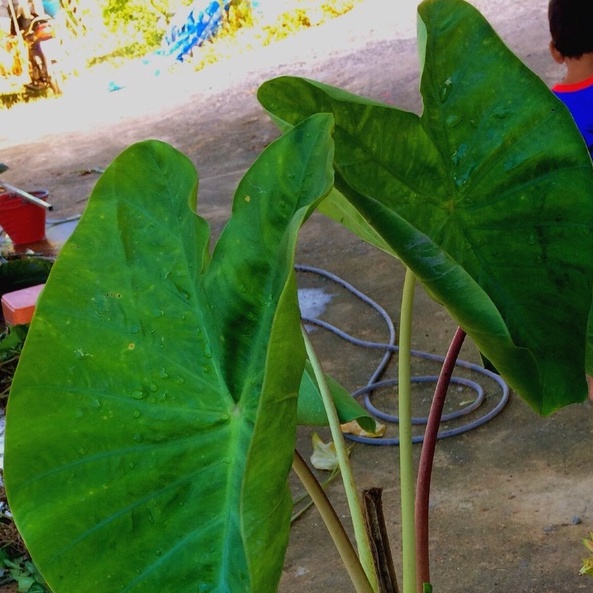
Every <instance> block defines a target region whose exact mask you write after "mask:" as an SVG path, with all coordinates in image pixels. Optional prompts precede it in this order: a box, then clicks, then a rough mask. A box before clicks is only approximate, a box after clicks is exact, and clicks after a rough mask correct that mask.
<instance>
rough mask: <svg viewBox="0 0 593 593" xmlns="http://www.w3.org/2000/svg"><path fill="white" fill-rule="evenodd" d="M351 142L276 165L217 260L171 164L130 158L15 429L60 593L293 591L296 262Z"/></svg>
mask: <svg viewBox="0 0 593 593" xmlns="http://www.w3.org/2000/svg"><path fill="white" fill-rule="evenodd" d="M331 130H332V118H331V116H327V115H320V116H315V117H313V118H311V119H310V120H309V121H307V122H305V123H304V124H303V125H302V126H298V127H297V128H295V130H294V131H293V132H291V133H290V134H289V135H287V136H285V137H283V138H281V139H279V140H278V141H277V142H275V143H274V144H272V145H271V146H270V147H269V148H268V149H267V150H266V151H265V152H264V153H263V154H262V155H261V157H260V158H259V159H258V160H257V161H256V163H255V164H254V165H253V167H252V168H251V169H250V170H249V171H248V173H247V174H246V175H245V177H244V179H243V180H242V182H241V184H240V185H239V187H238V189H237V193H236V197H235V201H234V207H233V213H232V217H231V219H230V221H229V223H228V224H227V226H226V228H225V230H224V232H223V233H222V235H221V237H220V239H219V240H218V242H217V245H216V247H215V249H214V251H213V254H212V256H210V252H209V249H208V243H209V230H208V225H207V223H206V221H204V220H203V219H202V218H200V217H199V216H197V215H196V214H194V212H193V210H195V206H196V191H197V175H196V172H195V169H194V167H193V165H192V164H191V162H190V161H189V160H188V159H187V158H186V157H184V156H183V155H181V154H180V153H179V152H177V151H176V150H174V149H173V148H171V147H170V146H168V145H165V144H162V143H159V142H157V141H149V142H146V143H141V144H138V145H135V146H133V147H131V148H129V149H128V150H127V151H126V152H124V153H123V154H122V155H121V156H120V157H118V158H117V159H116V160H115V162H114V163H113V164H112V165H111V166H110V167H109V169H108V170H107V171H106V172H105V173H104V175H103V176H102V178H101V179H100V181H99V183H98V184H97V187H96V189H95V191H94V192H93V195H92V197H91V199H90V201H89V204H88V207H87V209H86V211H85V213H84V216H83V218H82V220H81V222H80V224H79V226H78V227H77V229H76V231H75V233H74V234H73V236H72V238H71V239H70V240H69V241H68V243H67V244H66V246H65V247H64V248H63V251H62V252H61V254H60V256H59V258H58V261H57V262H56V264H55V265H54V268H53V270H52V274H51V276H50V279H49V281H48V283H47V285H46V287H45V290H44V293H43V295H42V298H41V299H40V301H39V303H38V308H37V312H36V316H35V319H34V321H33V323H32V325H31V328H30V332H29V337H28V340H27V343H26V345H25V348H24V352H23V355H22V359H21V362H20V365H19V368H18V371H17V373H16V376H15V378H14V384H13V390H12V393H11V396H10V403H9V409H8V421H7V435H6V463H5V478H6V487H7V492H8V495H9V499H10V505H11V508H12V509H13V512H14V515H15V518H16V522H17V525H18V527H19V530H20V531H21V533H22V534H23V536H24V539H25V541H26V544H27V546H28V548H29V550H30V552H31V554H32V556H33V558H34V560H35V562H36V563H37V564H38V566H39V568H40V569H41V571H42V573H43V575H44V577H45V578H46V579H47V581H48V583H49V585H50V586H51V587H52V589H53V590H54V591H56V592H57V593H59V592H61V591H64V592H71V591H74V590H76V591H81V592H82V591H89V592H90V591H92V592H96V591H99V590H100V591H128V592H133V591H142V592H143V593H147V592H149V591H154V592H158V593H163V592H166V591H175V592H176V593H181V592H183V591H209V592H210V591H221V592H223V591H225V592H226V591H233V592H239V591H257V592H258V593H260V592H264V591H270V592H271V591H274V590H275V589H276V585H277V581H278V579H279V575H280V571H281V568H282V564H283V558H284V551H285V547H286V544H287V538H288V530H289V521H290V512H291V500H290V495H289V491H288V488H287V474H288V472H289V470H290V466H291V463H292V459H293V448H294V436H295V425H296V420H297V417H296V414H297V391H298V389H299V384H300V382H301V377H302V374H303V369H304V364H305V353H304V348H303V343H302V338H301V333H300V331H301V330H300V316H299V310H298V303H297V296H296V295H297V292H296V284H295V275H294V271H293V265H294V249H295V242H296V237H297V233H298V230H299V228H300V226H301V224H302V223H303V221H304V220H305V219H306V218H307V217H308V215H309V214H310V213H311V211H312V210H313V209H314V207H315V206H316V205H317V203H318V202H319V200H321V199H322V198H323V197H325V196H326V195H327V193H328V192H329V191H330V189H331V187H332V181H333V175H332V173H333V172H332V167H331V162H332V155H333V148H332V144H333V143H332V139H331ZM309 391H310V390H309ZM354 415H356V413H355V414H354Z"/></svg>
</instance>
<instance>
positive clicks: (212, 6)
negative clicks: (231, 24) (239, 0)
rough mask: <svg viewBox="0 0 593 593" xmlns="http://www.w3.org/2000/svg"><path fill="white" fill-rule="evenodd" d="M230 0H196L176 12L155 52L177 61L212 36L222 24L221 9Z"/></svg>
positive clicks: (223, 8) (227, 7)
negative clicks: (159, 46)
mask: <svg viewBox="0 0 593 593" xmlns="http://www.w3.org/2000/svg"><path fill="white" fill-rule="evenodd" d="M229 6H230V0H197V1H196V2H193V3H192V4H191V5H190V6H188V8H187V9H185V10H182V11H180V12H178V13H177V14H176V15H175V17H174V18H173V20H172V21H171V23H170V25H169V30H168V31H167V33H166V34H165V37H164V38H163V41H162V43H161V48H160V49H159V50H158V51H157V52H156V53H157V54H158V55H161V56H171V57H174V58H175V59H176V60H178V61H183V58H184V57H185V56H187V54H189V52H190V51H191V50H192V49H193V48H194V47H198V46H200V45H202V44H203V43H204V42H206V41H208V39H210V38H211V37H213V36H214V35H215V34H216V32H217V31H218V28H219V27H220V25H221V24H222V16H223V12H222V11H223V10H225V11H226V10H228V9H229Z"/></svg>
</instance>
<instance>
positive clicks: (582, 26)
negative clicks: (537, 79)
mask: <svg viewBox="0 0 593 593" xmlns="http://www.w3.org/2000/svg"><path fill="white" fill-rule="evenodd" d="M548 20H549V22H550V34H551V35H552V42H553V43H554V46H555V47H556V49H557V50H558V51H559V52H560V53H561V54H562V55H563V56H564V57H566V58H579V57H581V56H582V55H583V54H586V53H590V52H593V0H550V3H549V5H548Z"/></svg>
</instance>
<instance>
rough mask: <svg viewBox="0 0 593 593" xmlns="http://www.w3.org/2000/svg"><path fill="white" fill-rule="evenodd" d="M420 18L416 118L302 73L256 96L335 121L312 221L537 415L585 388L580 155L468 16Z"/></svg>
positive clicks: (545, 96) (586, 191)
mask: <svg viewBox="0 0 593 593" xmlns="http://www.w3.org/2000/svg"><path fill="white" fill-rule="evenodd" d="M419 14H420V19H421V20H420V45H421V48H420V49H421V52H420V54H421V61H422V67H423V68H422V80H421V92H422V97H423V102H424V111H423V113H422V115H421V116H420V117H419V116H417V115H415V114H413V113H409V112H405V111H401V110H398V109H395V108H392V107H389V106H386V105H381V104H378V103H376V102H374V101H371V100H368V99H364V98H362V97H357V96H355V95H351V94H349V93H346V92H344V91H341V90H339V89H335V88H332V87H328V86H324V85H322V84H319V83H316V82H313V81H308V80H303V79H295V78H281V79H276V80H272V81H269V82H267V83H265V84H264V85H263V86H262V87H261V88H260V91H259V95H258V96H259V99H260V101H261V102H262V104H263V105H264V107H265V108H266V109H268V111H270V112H271V114H272V116H273V117H274V118H275V119H276V120H277V121H280V122H282V125H283V126H286V124H287V123H288V124H293V125H294V124H296V123H297V122H299V121H301V120H302V119H303V118H305V117H308V116H309V115H310V114H311V113H315V112H328V113H333V114H334V117H335V125H336V131H335V141H336V156H335V163H334V166H335V169H336V188H337V190H339V191H334V192H332V194H331V196H330V198H329V199H328V200H326V202H324V204H323V208H324V210H325V212H326V213H328V214H329V215H331V216H333V217H335V218H336V219H337V220H340V221H342V222H344V224H346V225H347V226H349V227H350V228H352V229H353V230H354V231H355V232H358V233H359V234H360V236H361V237H363V238H364V239H365V240H370V241H371V242H373V243H375V244H376V245H378V246H379V247H381V248H383V249H386V250H389V251H391V252H392V253H394V254H395V255H397V257H399V258H400V259H401V260H402V261H403V262H404V263H405V264H406V265H407V266H409V268H410V269H411V270H412V271H413V272H415V274H416V275H417V277H418V278H419V279H420V280H421V281H422V282H423V283H424V285H425V286H426V288H427V289H428V291H429V292H430V294H431V295H432V296H433V297H434V298H435V299H436V300H438V301H439V302H441V303H442V304H443V305H444V306H445V307H446V308H447V309H448V311H449V312H450V313H451V315H452V316H453V318H454V319H456V320H457V322H458V323H459V324H460V325H461V327H462V328H463V329H464V330H465V331H466V332H467V333H468V334H469V335H470V336H471V337H472V338H473V340H474V342H475V343H476V345H477V346H478V348H479V349H480V351H481V352H482V354H483V355H484V356H485V357H486V358H487V359H488V360H490V361H491V362H492V363H493V364H494V366H495V367H496V368H497V369H498V371H499V372H500V373H501V374H502V375H503V376H504V377H505V379H506V380H507V381H508V382H509V384H510V385H511V386H512V387H513V388H514V389H515V390H516V391H517V392H518V393H519V394H520V395H521V396H523V398H524V399H525V400H526V401H527V402H528V403H529V404H531V406H533V407H534V408H535V409H536V410H537V411H539V412H540V413H543V414H548V413H551V412H552V411H554V410H556V409H557V408H559V407H561V406H563V405H567V404H570V403H573V402H580V401H582V400H583V399H584V398H585V397H586V393H587V388H586V383H585V350H586V328H587V319H588V315H589V308H590V305H591V290H592V282H591V279H592V273H593V269H592V267H593V208H591V196H593V170H592V167H591V160H590V158H589V155H588V153H587V150H586V148H585V145H584V142H583V140H582V138H581V137H580V134H579V133H578V131H577V129H576V126H575V124H574V122H573V120H572V118H571V116H570V114H569V113H568V111H567V110H566V109H565V108H564V106H563V105H562V104H561V103H560V102H559V101H558V100H557V99H556V98H555V97H554V96H553V95H552V93H551V92H550V91H549V90H548V89H547V88H546V86H545V85H544V83H543V82H542V81H541V80H540V79H539V78H537V76H535V75H534V74H533V73H532V72H531V71H530V70H529V69H528V68H527V67H525V66H524V65H523V64H522V63H521V62H520V60H519V59H518V58H517V57H516V56H514V55H513V54H512V52H511V51H510V50H509V49H508V48H507V47H506V46H505V45H504V43H503V42H502V41H501V40H500V39H499V38H498V36H497V35H496V34H495V32H494V31H493V30H492V28H491V27H490V25H489V24H488V23H487V22H486V20H485V19H484V18H483V17H482V16H481V15H480V14H479V12H478V11H477V10H475V9H474V8H473V7H472V6H471V5H469V4H467V3H465V2H463V1H462V0H429V1H427V2H424V3H422V4H421V5H420V7H419ZM589 371H590V372H591V371H593V368H590V369H589Z"/></svg>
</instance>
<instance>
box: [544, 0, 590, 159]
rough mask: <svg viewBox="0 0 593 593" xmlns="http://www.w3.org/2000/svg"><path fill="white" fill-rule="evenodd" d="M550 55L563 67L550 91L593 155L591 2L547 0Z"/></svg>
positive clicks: (586, 0)
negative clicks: (561, 73)
mask: <svg viewBox="0 0 593 593" xmlns="http://www.w3.org/2000/svg"><path fill="white" fill-rule="evenodd" d="M548 18H549V23H550V34H551V36H552V41H551V42H550V52H551V54H552V57H553V59H554V60H555V61H556V62H557V63H558V64H564V65H565V66H566V76H565V77H564V79H563V80H562V82H560V83H558V84H556V85H554V86H553V87H552V91H553V92H554V94H555V95H556V96H557V97H558V98H559V99H560V100H561V101H562V102H563V103H564V104H565V105H566V106H567V107H568V109H569V111H570V112H571V114H572V116H573V118H574V120H575V123H576V124H577V127H578V128H579V130H580V132H581V134H582V135H583V138H584V139H585V143H586V144H587V147H588V148H589V153H590V154H592V155H593V2H592V0H550V3H549V5H548Z"/></svg>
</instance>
